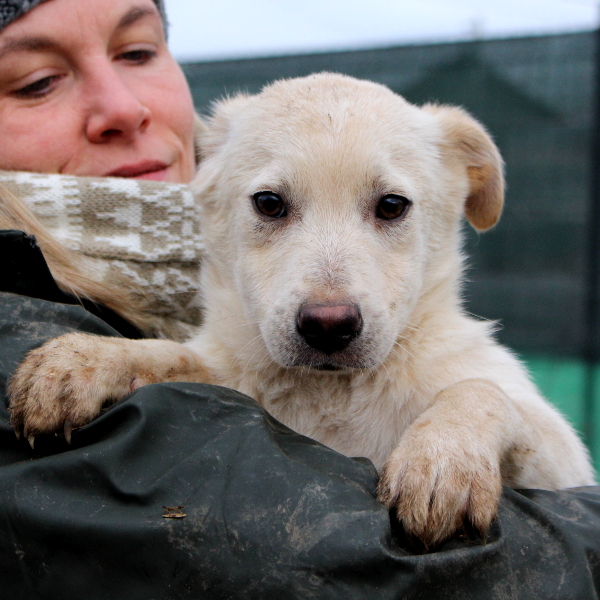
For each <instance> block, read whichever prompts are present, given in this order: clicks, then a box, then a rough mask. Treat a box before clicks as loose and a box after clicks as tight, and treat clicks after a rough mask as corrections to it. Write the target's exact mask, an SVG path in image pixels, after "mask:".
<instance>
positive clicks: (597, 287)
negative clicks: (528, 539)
mask: <svg viewBox="0 0 600 600" xmlns="http://www.w3.org/2000/svg"><path fill="white" fill-rule="evenodd" d="M599 8H600V7H599ZM599 12H600V11H599ZM594 43H595V48H594V97H593V100H592V119H593V126H592V136H591V148H590V170H591V172H590V207H589V212H588V228H587V270H586V275H587V277H586V281H585V284H586V285H585V294H586V297H585V304H586V306H585V311H586V313H585V321H584V322H585V337H584V340H585V341H584V354H585V361H586V381H585V398H584V403H585V404H584V414H585V429H584V435H585V440H586V442H587V444H588V447H589V448H590V452H591V454H592V457H593V458H594V459H595V462H596V464H597V465H598V464H600V456H596V454H597V451H598V440H597V439H596V438H597V436H598V434H599V432H598V431H597V427H596V419H597V407H596V403H597V401H596V396H597V381H596V366H597V365H598V363H599V348H600V306H599V299H600V27H599V28H598V29H596V31H595V35H594Z"/></svg>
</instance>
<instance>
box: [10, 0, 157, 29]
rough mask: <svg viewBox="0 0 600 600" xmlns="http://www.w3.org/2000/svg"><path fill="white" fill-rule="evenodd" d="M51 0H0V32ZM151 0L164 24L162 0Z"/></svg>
mask: <svg viewBox="0 0 600 600" xmlns="http://www.w3.org/2000/svg"><path fill="white" fill-rule="evenodd" d="M51 1H52V0H0V34H1V33H2V31H3V30H4V29H5V28H6V27H8V25H10V24H11V23H13V22H14V21H16V20H17V19H19V18H20V17H23V16H24V15H25V14H27V13H29V12H30V11H31V10H33V9H34V8H36V7H37V6H38V5H40V4H42V3H46V2H51ZM152 1H153V2H154V4H155V5H156V7H157V8H158V11H159V13H160V16H161V18H162V20H163V23H164V24H165V25H166V17H165V9H164V0H152ZM60 8H61V6H59V7H57V10H59V9H60ZM62 8H63V9H64V6H62Z"/></svg>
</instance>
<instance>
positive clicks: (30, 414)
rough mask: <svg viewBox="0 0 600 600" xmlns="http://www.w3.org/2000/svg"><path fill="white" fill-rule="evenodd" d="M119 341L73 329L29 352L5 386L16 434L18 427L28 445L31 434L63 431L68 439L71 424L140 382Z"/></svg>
mask: <svg viewBox="0 0 600 600" xmlns="http://www.w3.org/2000/svg"><path fill="white" fill-rule="evenodd" d="M123 342H129V340H119V339H115V338H103V337H99V336H92V335H85V334H79V333H73V334H67V335H63V336H61V337H58V338H55V339H53V340H50V341H49V342H46V344H44V345H43V346H41V347H40V348H37V349H36V350H33V351H31V352H30V353H29V354H28V355H27V356H26V358H25V360H24V361H23V362H22V363H21V364H20V365H19V367H18V368H17V370H16V371H15V373H14V374H13V376H12V378H11V380H10V383H9V387H8V394H9V397H10V405H9V408H10V413H11V422H12V425H13V426H14V427H15V431H16V432H17V435H20V432H21V431H22V432H23V433H24V435H25V436H26V437H27V439H28V440H29V442H30V444H31V445H32V447H33V440H34V439H35V436H37V435H39V434H41V433H51V432H55V431H60V430H63V431H64V434H65V438H66V439H67V441H69V442H70V438H71V430H72V429H73V428H75V427H81V426H82V425H85V424H87V423H89V422H90V421H92V420H93V419H94V418H95V417H96V416H97V415H98V414H99V413H100V411H101V409H102V406H103V405H104V404H105V403H107V402H110V401H115V400H118V399H120V398H122V397H124V396H125V395H127V394H128V393H129V392H130V391H132V389H134V387H139V386H135V385H134V381H135V380H134V378H133V376H132V373H131V369H130V368H129V361H128V357H127V355H126V349H125V347H124V346H123ZM130 343H131V342H130Z"/></svg>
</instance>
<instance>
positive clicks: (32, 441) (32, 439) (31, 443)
mask: <svg viewBox="0 0 600 600" xmlns="http://www.w3.org/2000/svg"><path fill="white" fill-rule="evenodd" d="M27 441H28V442H29V445H30V446H31V449H32V450H33V444H34V443H35V435H28V436H27Z"/></svg>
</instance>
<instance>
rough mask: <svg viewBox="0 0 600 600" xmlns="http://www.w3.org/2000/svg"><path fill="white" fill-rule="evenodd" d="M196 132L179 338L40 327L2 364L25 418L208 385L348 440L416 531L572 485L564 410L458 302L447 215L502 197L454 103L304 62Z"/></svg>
mask: <svg viewBox="0 0 600 600" xmlns="http://www.w3.org/2000/svg"><path fill="white" fill-rule="evenodd" d="M201 146H202V152H203V161H202V166H201V168H200V171H199V174H198V177H197V180H196V181H195V183H194V186H195V190H196V193H197V196H198V201H199V204H200V207H201V210H202V219H203V235H204V240H205V243H206V247H207V256H206V260H205V263H204V266H203V279H202V287H203V291H204V295H205V324H204V326H203V327H202V328H201V330H200V331H199V332H198V335H197V336H196V337H195V338H194V339H192V340H190V341H189V343H188V344H187V347H188V348H189V349H191V350H193V351H194V353H195V354H194V353H192V352H189V350H187V349H185V348H183V347H182V346H179V345H177V344H174V343H172V342H164V341H157V340H152V341H131V340H112V339H110V338H108V339H103V338H92V337H90V336H84V335H82V334H72V335H68V336H64V337H63V338H58V339H57V340H53V341H52V342H49V343H48V344H46V346H43V347H42V348H41V349H39V350H37V351H34V352H33V353H32V354H31V355H30V356H29V358H28V359H27V360H26V361H25V363H24V364H23V366H22V367H21V368H20V370H19V371H18V372H17V374H16V376H15V377H14V378H13V382H12V387H11V391H12V395H13V403H12V410H13V421H14V423H15V425H16V426H18V427H19V426H22V425H24V428H25V434H26V435H28V436H32V435H35V434H37V433H39V432H41V431H48V430H54V429H57V428H61V427H62V425H63V423H65V422H66V423H67V429H70V427H71V425H80V424H82V423H85V422H87V421H89V420H90V419H91V418H93V417H94V416H95V415H96V414H97V413H98V412H99V410H100V407H101V404H102V401H104V400H105V399H106V398H107V397H111V398H118V397H122V396H123V395H125V394H126V393H127V392H129V391H130V389H133V388H135V387H138V386H139V385H142V384H144V383H147V382H152V381H161V380H187V381H190V380H192V381H212V382H215V383H219V384H221V385H225V386H228V387H231V388H234V389H237V390H239V391H241V392H244V393H246V394H248V395H250V396H252V397H253V398H256V399H257V400H258V402H260V404H261V405H262V406H264V407H265V408H266V409H267V410H268V411H269V412H270V413H271V414H272V415H274V416H275V417H276V418H277V419H279V420H280V421H282V422H283V423H285V424H286V425H288V426H289V427H291V428H292V429H295V430H296V431H298V432H300V433H303V434H305V435H307V436H310V437H312V438H314V439H316V440H319V441H320V442H323V443H324V444H326V445H328V446H330V447H332V448H334V449H336V450H338V451H340V452H342V453H344V454H347V455H349V456H367V457H369V458H370V459H371V460H372V461H373V462H374V463H375V465H376V467H377V468H378V469H380V470H381V472H382V479H381V483H380V499H381V501H382V502H384V503H385V504H386V505H387V506H389V507H390V508H394V509H395V510H396V512H397V514H398V516H399V518H400V519H402V521H403V523H404V526H405V528H406V530H407V531H408V532H409V533H411V534H414V535H417V536H419V537H420V538H421V539H422V540H423V541H424V542H425V543H426V544H435V543H437V542H439V541H440V540H442V539H444V538H446V537H448V536H449V535H451V534H452V533H453V532H454V531H455V530H456V529H457V528H459V527H460V526H461V525H462V524H463V522H464V521H465V519H466V520H468V521H470V522H471V523H472V525H474V526H475V527H476V528H478V529H480V530H482V531H484V532H485V530H486V529H487V527H488V526H489V524H490V522H491V521H492V519H493V518H494V515H495V514H496V509H497V503H498V498H499V495H500V492H501V484H502V483H504V484H505V485H508V486H512V487H537V488H546V489H560V488H565V487H571V486H579V485H588V484H592V483H593V473H592V469H591V466H590V463H589V459H588V456H587V453H586V450H585V449H584V447H583V445H582V444H581V442H580V441H579V439H578V438H577V436H576V434H575V433H574V432H573V430H572V428H571V427H570V426H569V425H568V424H567V423H566V422H565V420H564V419H563V418H562V417H561V416H560V415H559V414H558V412H557V411H556V410H554V408H552V407H551V406H550V405H549V404H548V403H547V402H546V401H545V400H544V399H543V398H542V397H541V396H540V394H539V393H538V391H537V390H536V389H535V387H534V385H533V384H532V383H531V381H530V380H529V378H528V376H527V373H526V372H525V370H524V369H523V367H522V366H521V364H520V363H519V362H518V361H517V359H516V358H515V357H514V356H513V355H512V354H510V352H509V351H507V350H506V349H505V348H503V347H501V346H500V345H498V344H497V343H496V342H495V341H494V339H493V337H492V335H491V332H490V325H489V324H488V323H485V322H482V321H480V320H477V319H474V318H472V317H469V316H467V315H466V314H465V311H464V309H463V308H462V305H461V298H460V279H461V274H462V270H463V257H462V254H461V243H462V238H461V221H462V217H463V215H466V218H467V219H468V221H469V222H470V223H471V224H472V225H473V226H474V227H475V228H476V229H478V230H485V229H488V228H489V227H491V226H493V225H494V224H495V223H496V221H497V220H498V218H499V216H500V213H501V209H502V204H503V178H502V162H501V159H500V156H499V154H498V151H497V149H496V147H495V145H494V144H493V142H492V140H491V139H490V137H489V136H488V135H487V133H486V132H485V131H484V129H483V128H482V127H481V126H480V125H479V124H478V123H477V122H476V121H475V120H474V119H472V118H471V117H470V116H469V115H467V114H466V113H465V112H464V111H462V110H460V109H458V108H450V107H443V106H425V107H423V108H418V107H416V106H413V105H411V104H409V103H407V102H406V101H405V100H404V99H403V98H401V97H399V96H397V95H396V94H394V93H392V92H391V91H390V90H388V89H387V88H385V87H383V86H381V85H377V84H374V83H369V82H365V81H357V80H355V79H352V78H349V77H344V76H340V75H332V74H320V75H315V76H311V77H306V78H303V79H295V80H288V81H280V82H277V83H274V84H273V85H271V86H269V87H267V88H265V89H264V90H263V92H262V93H261V94H259V95H256V96H238V97H235V98H233V99H230V100H226V101H223V102H220V103H219V104H218V105H217V106H216V109H215V114H214V117H213V118H212V121H211V122H210V123H209V131H208V133H206V134H205V135H204V137H203V139H202V140H201ZM515 251H516V249H515ZM74 350H76V351H77V352H79V356H81V355H82V354H83V355H84V356H86V357H87V364H86V366H85V369H84V368H82V367H77V366H76V365H75V361H74V360H73V354H72V352H73V351H74ZM198 357H200V358H198ZM77 364H81V361H77ZM83 371H85V373H84V372H83ZM56 373H63V374H65V373H68V377H57V376H56ZM90 373H91V375H90ZM91 390H93V392H92V391H91Z"/></svg>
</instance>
